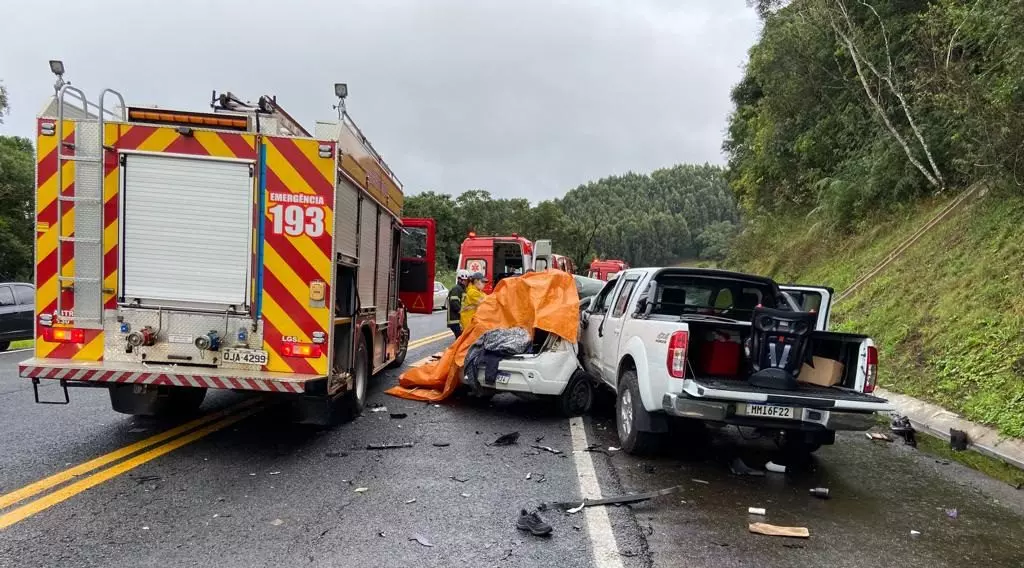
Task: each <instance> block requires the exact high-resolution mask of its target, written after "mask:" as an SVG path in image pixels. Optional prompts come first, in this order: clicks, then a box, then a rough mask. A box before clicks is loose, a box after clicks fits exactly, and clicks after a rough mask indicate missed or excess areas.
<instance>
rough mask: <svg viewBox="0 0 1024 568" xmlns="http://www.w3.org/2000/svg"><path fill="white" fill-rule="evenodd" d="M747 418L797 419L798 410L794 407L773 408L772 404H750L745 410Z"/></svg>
mask: <svg viewBox="0 0 1024 568" xmlns="http://www.w3.org/2000/svg"><path fill="white" fill-rule="evenodd" d="M745 414H746V415H747V416H760V417H764V418H790V419H793V418H796V409H795V408H793V407H792V406H773V405H771V404H748V405H747V408H746V409H745Z"/></svg>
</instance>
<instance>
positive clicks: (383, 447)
mask: <svg viewBox="0 0 1024 568" xmlns="http://www.w3.org/2000/svg"><path fill="white" fill-rule="evenodd" d="M412 446H413V443H412V442H400V443H395V444H367V445H366V449H367V450H396V449H398V448H411V447H412Z"/></svg>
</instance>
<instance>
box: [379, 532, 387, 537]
mask: <svg viewBox="0 0 1024 568" xmlns="http://www.w3.org/2000/svg"><path fill="white" fill-rule="evenodd" d="M377 536H379V537H381V538H385V537H387V536H388V533H386V532H384V531H380V532H379V533H377Z"/></svg>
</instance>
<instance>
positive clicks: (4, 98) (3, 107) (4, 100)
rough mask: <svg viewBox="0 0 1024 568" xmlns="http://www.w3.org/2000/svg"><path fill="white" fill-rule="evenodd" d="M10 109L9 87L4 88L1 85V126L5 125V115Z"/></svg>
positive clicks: (1, 84)
mask: <svg viewBox="0 0 1024 568" xmlns="http://www.w3.org/2000/svg"><path fill="white" fill-rule="evenodd" d="M8 110H10V107H9V105H8V103H7V87H4V84H3V83H0V124H3V123H4V115H5V114H7V111H8Z"/></svg>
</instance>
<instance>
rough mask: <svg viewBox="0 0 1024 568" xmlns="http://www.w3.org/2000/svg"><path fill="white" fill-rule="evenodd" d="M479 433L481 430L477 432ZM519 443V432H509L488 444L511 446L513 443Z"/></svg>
mask: <svg viewBox="0 0 1024 568" xmlns="http://www.w3.org/2000/svg"><path fill="white" fill-rule="evenodd" d="M477 433H478V434H479V432H477ZM518 443H519V432H509V433H508V434H503V435H501V436H498V438H497V439H496V440H494V441H493V442H491V443H490V444H487V445H488V446H511V445H512V444H518Z"/></svg>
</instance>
